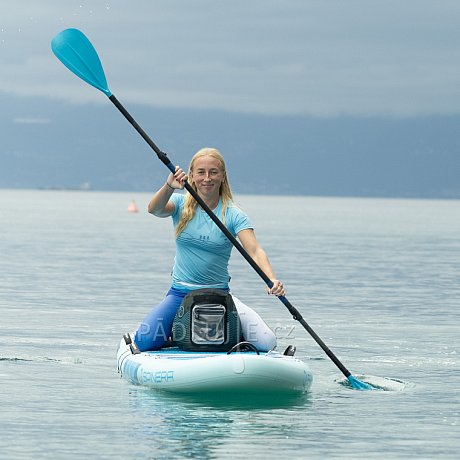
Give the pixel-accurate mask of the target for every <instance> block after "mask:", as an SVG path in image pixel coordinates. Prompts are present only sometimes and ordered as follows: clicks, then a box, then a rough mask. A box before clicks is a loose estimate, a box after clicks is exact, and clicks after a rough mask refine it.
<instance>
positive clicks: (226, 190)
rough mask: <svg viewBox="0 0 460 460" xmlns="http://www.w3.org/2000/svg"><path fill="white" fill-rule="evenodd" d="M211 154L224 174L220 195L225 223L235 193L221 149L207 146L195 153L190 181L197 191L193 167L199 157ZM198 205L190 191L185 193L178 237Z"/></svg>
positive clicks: (189, 176)
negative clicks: (226, 213) (233, 192)
mask: <svg viewBox="0 0 460 460" xmlns="http://www.w3.org/2000/svg"><path fill="white" fill-rule="evenodd" d="M205 156H210V157H212V158H214V159H216V160H217V161H218V162H219V163H220V168H221V172H222V174H223V179H222V183H221V184H220V188H219V196H220V197H221V198H222V217H221V220H222V222H223V223H225V222H224V220H225V211H226V210H227V208H228V207H229V206H230V205H231V204H232V203H233V195H232V190H231V188H230V184H229V183H228V179H227V171H226V168H225V161H224V157H223V156H222V154H221V153H220V152H219V150H217V149H215V148H211V147H205V148H202V149H200V150H198V152H196V153H195V155H193V158H192V160H191V161H190V166H189V169H188V182H189V184H190V185H191V186H192V187H193V189H194V190H195V191H197V188H196V185H195V181H194V180H193V167H194V165H195V162H196V160H198V159H199V158H202V157H205ZM197 206H198V203H197V201H196V200H195V198H193V196H192V195H190V193H187V194H186V195H185V201H184V209H183V211H182V215H181V217H180V220H179V222H178V224H177V227H176V238H177V237H178V236H179V235H180V234H181V233H182V232H183V231H184V229H185V227H187V225H188V223H189V222H190V221H191V220H192V219H193V217H194V216H195V212H196V208H197Z"/></svg>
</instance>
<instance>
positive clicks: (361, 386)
mask: <svg viewBox="0 0 460 460" xmlns="http://www.w3.org/2000/svg"><path fill="white" fill-rule="evenodd" d="M347 378H348V381H349V382H350V385H351V387H352V388H353V389H354V390H375V388H374V387H373V386H372V385H369V384H368V383H366V382H362V381H361V380H358V379H357V378H356V377H353V376H352V375H349V376H348V377H347Z"/></svg>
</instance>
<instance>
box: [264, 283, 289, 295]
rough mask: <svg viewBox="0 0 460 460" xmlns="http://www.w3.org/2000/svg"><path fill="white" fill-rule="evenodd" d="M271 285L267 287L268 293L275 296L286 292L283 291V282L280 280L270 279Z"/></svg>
mask: <svg viewBox="0 0 460 460" xmlns="http://www.w3.org/2000/svg"><path fill="white" fill-rule="evenodd" d="M272 281H273V286H272V287H271V288H269V289H268V293H269V294H273V295H276V296H277V297H280V296H284V295H285V294H286V293H285V291H284V286H283V283H282V282H281V281H280V280H272Z"/></svg>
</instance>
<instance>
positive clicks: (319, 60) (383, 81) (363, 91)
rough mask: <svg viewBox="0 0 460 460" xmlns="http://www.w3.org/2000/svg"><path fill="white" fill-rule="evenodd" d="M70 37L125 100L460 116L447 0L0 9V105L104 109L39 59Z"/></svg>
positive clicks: (237, 0)
mask: <svg viewBox="0 0 460 460" xmlns="http://www.w3.org/2000/svg"><path fill="white" fill-rule="evenodd" d="M68 27H76V28H79V29H81V30H82V31H83V32H84V33H85V34H86V35H87V36H88V37H89V38H90V40H91V42H92V43H93V45H94V46H95V48H96V49H97V51H98V53H99V56H100V57H101V60H102V63H103V66H104V68H105V72H106V76H107V80H108V83H109V87H110V89H111V91H112V92H113V93H114V94H115V95H116V96H117V97H118V98H119V99H120V100H121V101H123V102H124V103H128V102H129V103H135V102H137V103H143V104H147V105H152V106H156V107H185V108H193V109H222V110H230V111H235V112H245V113H261V114H296V115H298V114H305V115H313V116H336V115H359V116H375V115H391V116H417V115H438V114H441V115H447V114H458V113H460V1H459V0H330V1H329V0H316V1H313V0H225V1H224V0H130V1H122V0H112V1H96V0H89V1H85V0H81V1H73V0H65V1H64V0H39V1H37V0H0V63H1V68H0V69H1V70H0V98H1V95H2V93H8V94H9V95H18V96H24V95H25V96H45V97H52V98H62V99H67V100H71V101H78V102H87V101H94V102H100V103H106V101H105V96H104V95H103V94H102V93H100V92H98V91H97V90H95V89H93V88H91V87H89V86H87V85H85V84H84V83H83V82H81V81H79V80H78V79H77V78H76V77H75V76H74V75H73V74H71V73H70V72H69V71H68V70H67V69H66V68H65V67H64V66H63V65H62V64H61V63H60V62H59V61H58V60H57V59H56V58H55V57H54V55H53V54H52V53H51V51H50V41H51V39H52V37H53V36H54V35H55V34H56V33H58V32H60V31H61V30H63V29H66V28H68ZM0 110H1V109H0ZM22 121H23V122H24V121H27V114H25V118H24V119H23V120H22ZM31 121H33V120H31ZM36 121H40V120H36Z"/></svg>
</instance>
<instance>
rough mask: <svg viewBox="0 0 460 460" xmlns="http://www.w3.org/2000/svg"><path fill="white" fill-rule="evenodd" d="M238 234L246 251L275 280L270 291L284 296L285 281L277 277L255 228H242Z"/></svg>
mask: <svg viewBox="0 0 460 460" xmlns="http://www.w3.org/2000/svg"><path fill="white" fill-rule="evenodd" d="M237 236H238V238H239V240H240V241H241V244H242V245H243V247H244V249H245V250H246V252H247V253H248V254H249V255H250V256H251V257H252V258H253V259H254V262H256V264H257V265H258V266H259V267H260V268H261V269H262V271H263V272H264V273H265V274H266V275H267V276H268V277H269V278H270V280H271V281H272V282H273V286H272V288H271V289H270V288H269V289H268V293H269V294H274V295H276V296H284V295H285V291H284V287H283V283H281V281H280V280H278V279H277V278H276V275H275V272H274V271H273V268H272V266H271V264H270V261H269V260H268V257H267V254H266V253H265V251H264V250H263V249H262V246H261V245H260V244H259V242H258V241H257V238H256V235H255V233H254V230H252V229H251V228H247V229H245V230H241V231H240V232H239V233H238V235H237Z"/></svg>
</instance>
